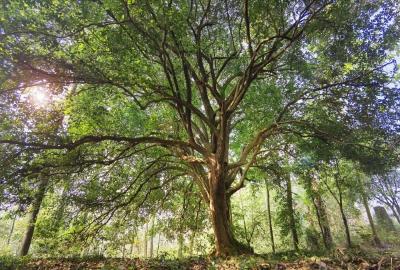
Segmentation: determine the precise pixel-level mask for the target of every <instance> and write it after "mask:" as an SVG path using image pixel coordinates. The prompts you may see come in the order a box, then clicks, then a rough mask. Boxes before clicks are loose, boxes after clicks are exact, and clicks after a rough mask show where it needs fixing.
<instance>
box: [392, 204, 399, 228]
mask: <svg viewBox="0 0 400 270" xmlns="http://www.w3.org/2000/svg"><path fill="white" fill-rule="evenodd" d="M394 208H395V209H396V211H397V214H396V215H395V217H396V218H397V221H398V222H399V223H400V220H399V217H400V205H399V203H398V202H397V200H396V201H395V202H394ZM396 211H393V212H396Z"/></svg>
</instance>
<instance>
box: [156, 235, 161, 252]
mask: <svg viewBox="0 0 400 270" xmlns="http://www.w3.org/2000/svg"><path fill="white" fill-rule="evenodd" d="M160 238H161V234H160V233H159V234H158V241H157V254H156V256H157V257H158V251H159V250H160V240H161V239H160Z"/></svg>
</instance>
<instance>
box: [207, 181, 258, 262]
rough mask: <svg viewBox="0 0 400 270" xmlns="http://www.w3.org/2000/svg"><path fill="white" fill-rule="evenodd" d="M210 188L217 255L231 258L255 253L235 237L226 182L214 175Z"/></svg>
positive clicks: (210, 206) (210, 207) (211, 215)
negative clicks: (230, 256)
mask: <svg viewBox="0 0 400 270" xmlns="http://www.w3.org/2000/svg"><path fill="white" fill-rule="evenodd" d="M210 186H211V187H210V189H211V190H210V202H209V203H210V205H209V209H210V217H211V222H212V226H213V229H214V236H215V249H216V250H215V251H216V254H215V255H217V256H229V255H238V254H243V253H253V250H252V249H251V248H250V247H247V246H245V245H243V244H241V243H239V242H238V241H237V240H236V239H235V237H234V235H233V231H232V226H231V219H230V209H229V207H228V205H229V198H227V194H226V190H225V181H223V180H221V179H219V177H217V176H215V175H214V176H211V179H210Z"/></svg>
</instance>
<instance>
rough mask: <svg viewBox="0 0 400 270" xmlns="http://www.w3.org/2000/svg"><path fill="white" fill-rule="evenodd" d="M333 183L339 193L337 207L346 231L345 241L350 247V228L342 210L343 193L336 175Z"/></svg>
mask: <svg viewBox="0 0 400 270" xmlns="http://www.w3.org/2000/svg"><path fill="white" fill-rule="evenodd" d="M335 183H336V187H337V190H338V193H339V209H340V215H341V216H342V221H343V225H344V229H345V233H346V243H347V246H348V247H351V246H352V244H351V236H350V228H349V224H348V222H347V217H346V214H345V212H344V208H343V194H342V189H341V188H340V184H339V180H338V177H337V176H335Z"/></svg>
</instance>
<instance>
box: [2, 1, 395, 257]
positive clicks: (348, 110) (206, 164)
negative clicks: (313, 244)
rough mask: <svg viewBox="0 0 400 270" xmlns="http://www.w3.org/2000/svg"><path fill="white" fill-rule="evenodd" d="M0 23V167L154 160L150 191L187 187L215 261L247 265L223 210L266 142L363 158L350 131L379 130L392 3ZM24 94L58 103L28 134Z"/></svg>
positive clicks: (148, 6) (15, 6) (71, 13)
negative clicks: (203, 209)
mask: <svg viewBox="0 0 400 270" xmlns="http://www.w3.org/2000/svg"><path fill="white" fill-rule="evenodd" d="M0 14H1V15H0V23H1V24H0V40H1V43H0V68H1V74H0V89H1V90H0V95H1V100H0V104H1V107H0V109H1V111H0V113H1V116H3V118H2V122H1V123H0V127H1V131H0V143H1V145H0V147H1V149H3V150H4V153H3V157H4V156H7V160H8V156H10V155H12V156H13V157H14V158H16V159H18V158H20V159H19V161H18V162H20V163H19V164H21V163H22V165H18V166H17V165H15V169H16V170H17V171H21V166H22V167H24V166H26V165H27V164H28V165H29V164H30V161H29V159H28V158H27V156H28V155H29V154H31V155H34V156H36V155H38V153H42V154H43V155H44V159H42V162H41V163H40V166H38V167H36V170H39V171H40V170H41V169H43V168H44V167H53V168H54V167H55V166H61V165H60V164H61V163H62V162H61V161H57V162H56V161H55V160H56V157H57V158H59V160H63V161H64V162H66V163H68V166H72V165H77V166H78V165H79V164H80V165H81V164H82V163H83V164H97V165H98V164H100V165H101V164H104V165H106V164H109V163H112V162H114V161H116V160H121V159H123V158H131V157H132V156H135V155H137V156H138V158H137V159H143V160H151V159H152V160H155V161H157V160H158V161H160V164H163V165H159V170H157V173H156V175H157V176H158V177H159V178H160V179H161V180H160V181H164V180H165V176H163V174H162V171H166V172H168V175H171V174H172V175H173V174H176V175H177V177H173V176H171V177H170V178H168V179H170V180H174V179H176V178H178V175H181V174H182V173H184V174H187V175H188V176H190V177H191V179H192V181H194V182H195V183H196V184H197V186H198V190H199V192H200V194H201V196H202V198H203V200H204V201H205V202H206V204H207V205H208V206H209V213H210V219H211V221H212V225H213V229H214V234H215V247H216V254H217V255H229V254H238V253H243V252H250V251H251V250H250V249H249V248H248V247H245V246H244V245H242V244H240V243H239V242H238V241H237V240H236V239H235V237H234V235H233V231H232V226H231V214H230V207H229V205H230V204H229V201H230V198H231V196H232V195H233V194H234V193H235V192H236V191H238V190H239V189H240V188H242V187H243V185H244V182H245V179H246V174H247V173H248V171H249V170H251V169H252V166H253V165H254V164H255V163H256V162H257V160H258V159H259V158H262V159H263V160H264V159H265V158H268V153H270V151H273V150H272V149H274V146H275V145H276V143H277V142H279V140H286V139H287V138H288V137H287V134H293V135H294V136H300V137H303V136H314V137H318V138H320V139H321V140H323V141H326V142H328V141H334V142H336V143H341V144H348V145H358V144H365V143H363V142H361V143H360V142H359V141H357V140H356V139H355V138H356V136H352V134H353V133H352V131H353V130H357V129H360V128H363V127H364V125H363V123H367V125H368V127H370V128H373V129H380V128H382V127H384V126H385V123H386V122H387V121H388V119H390V117H391V114H390V111H388V113H386V114H385V113H383V112H384V111H385V109H386V106H390V105H393V103H391V102H393V96H394V94H395V93H396V92H394V91H393V90H392V89H390V88H389V86H388V84H387V83H388V81H389V79H390V75H391V74H390V71H391V69H392V68H393V63H392V64H390V61H389V58H388V56H387V54H388V53H390V52H392V51H393V50H394V49H395V48H394V46H395V44H396V41H397V40H398V34H399V18H398V17H397V16H398V15H397V14H399V4H398V3H397V1H347V0H343V1H333V0H320V1H317V0H294V1H279V0H271V1H265V0H262V1H248V0H244V1H236V0H229V1H228V0H227V1H211V0H209V1H206V0H181V1H179V0H176V1H175V0H170V1H135V0H104V1H49V0H47V1H23V0H17V1H4V2H3V7H2V11H1V13H0ZM32 86H35V87H47V88H48V90H47V91H49V92H52V93H53V94H54V95H56V94H59V95H60V96H61V97H62V98H64V100H65V101H66V103H67V104H66V105H64V107H61V108H59V107H57V108H55V110H49V109H48V110H45V112H47V113H45V114H44V115H45V116H43V115H42V116H40V115H39V116H38V118H37V119H39V120H37V123H36V122H35V125H33V124H32V123H33V122H32V120H29V119H30V118H32V115H29V114H28V115H26V102H25V99H24V95H26V92H27V91H30V90H31V89H32ZM24 106H25V107H24ZM50 111H51V112H53V113H50ZM54 111H57V112H58V113H54ZM24 112H25V114H24ZM24 115H25V118H24V117H23V116H24ZM21 116H22V117H21ZM66 116H67V117H66ZM49 118H50V119H49ZM385 121H386V122H385ZM60 125H61V128H58V129H54V128H51V127H52V126H58V127H60ZM383 133H384V132H383ZM383 133H380V135H382V136H383V135H387V134H386V133H385V134H383ZM369 141H371V140H369ZM149 149H150V150H149ZM49 151H50V152H49ZM21 153H24V154H21ZM32 153H33V154H32ZM71 153H73V154H71ZM68 155H72V156H73V157H75V158H70V157H69V158H65V156H68ZM85 156H88V157H90V161H88V160H87V158H85ZM46 157H47V158H46ZM21 159H22V160H25V161H24V162H22V161H21ZM137 159H133V160H137ZM43 160H44V161H43ZM131 160H132V159H131ZM53 163H56V164H57V165H54V164H53ZM134 163H135V161H133V163H132V166H134V165H135V164H134ZM52 164H53V165H52ZM65 166H67V165H65ZM149 168H152V167H149ZM163 179H164V180H163Z"/></svg>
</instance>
